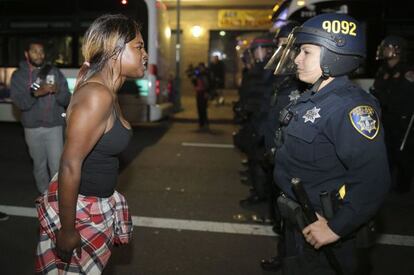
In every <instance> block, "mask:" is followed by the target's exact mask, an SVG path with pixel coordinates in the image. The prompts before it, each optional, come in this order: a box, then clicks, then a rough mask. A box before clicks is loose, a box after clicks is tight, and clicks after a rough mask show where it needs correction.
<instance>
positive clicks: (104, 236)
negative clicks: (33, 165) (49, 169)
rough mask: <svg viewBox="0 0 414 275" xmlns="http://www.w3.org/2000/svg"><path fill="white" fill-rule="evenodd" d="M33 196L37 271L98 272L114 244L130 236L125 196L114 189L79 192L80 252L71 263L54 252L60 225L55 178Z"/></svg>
mask: <svg viewBox="0 0 414 275" xmlns="http://www.w3.org/2000/svg"><path fill="white" fill-rule="evenodd" d="M56 179H57V177H55V178H54V179H53V180H52V182H51V183H50V185H49V190H48V192H46V193H45V194H44V195H42V196H41V197H39V198H38V199H37V200H36V208H37V213H38V218H39V222H40V240H39V243H38V246H37V250H36V261H35V273H36V274H101V273H102V271H103V269H104V268H105V265H106V264H107V263H108V260H109V256H110V255H111V248H112V247H113V244H114V243H115V244H127V243H128V242H129V241H130V240H131V237H132V228H133V227H132V220H131V215H130V214H129V211H128V205H127V203H126V200H125V198H124V197H123V196H122V195H121V194H120V193H118V192H117V191H115V192H114V194H113V195H112V196H111V197H109V198H98V197H85V196H82V195H79V196H78V202H77V205H76V221H75V226H76V229H77V230H78V231H79V234H80V235H81V241H82V244H81V250H80V253H76V252H74V254H73V256H72V259H71V262H70V264H66V263H64V262H62V261H61V260H60V259H59V258H58V257H57V254H56V251H55V243H56V235H55V234H56V233H57V231H58V230H59V229H60V227H61V225H60V221H59V215H58V214H59V209H58V182H57V180H56Z"/></svg>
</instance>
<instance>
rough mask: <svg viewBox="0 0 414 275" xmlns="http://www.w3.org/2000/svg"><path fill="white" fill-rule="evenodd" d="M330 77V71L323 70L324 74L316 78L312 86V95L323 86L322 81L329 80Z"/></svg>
mask: <svg viewBox="0 0 414 275" xmlns="http://www.w3.org/2000/svg"><path fill="white" fill-rule="evenodd" d="M328 77H329V72H328V71H322V75H321V76H320V77H319V79H318V80H316V82H315V83H313V85H312V87H311V88H310V91H311V93H312V95H314V94H315V93H316V92H317V91H318V90H319V87H320V86H321V84H322V82H323V81H324V80H327V79H328Z"/></svg>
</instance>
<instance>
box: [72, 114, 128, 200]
mask: <svg viewBox="0 0 414 275" xmlns="http://www.w3.org/2000/svg"><path fill="white" fill-rule="evenodd" d="M131 136H132V131H131V130H130V129H127V128H125V127H124V126H123V125H122V123H121V121H120V120H119V118H116V119H115V121H114V125H113V126H112V128H111V129H110V130H109V131H108V132H106V133H105V134H104V135H103V136H102V137H101V138H100V139H99V140H98V142H97V143H96V145H95V147H94V148H93V149H92V151H91V152H90V153H89V155H88V156H87V157H86V159H85V160H84V162H83V166H82V173H81V183H80V187H79V188H80V189H79V193H80V194H82V195H84V196H95V197H104V198H106V197H109V196H111V195H112V194H113V193H114V190H115V186H116V183H117V178H118V168H119V160H118V154H119V153H121V152H122V151H123V150H124V149H125V148H126V146H127V145H128V142H129V140H130V138H131Z"/></svg>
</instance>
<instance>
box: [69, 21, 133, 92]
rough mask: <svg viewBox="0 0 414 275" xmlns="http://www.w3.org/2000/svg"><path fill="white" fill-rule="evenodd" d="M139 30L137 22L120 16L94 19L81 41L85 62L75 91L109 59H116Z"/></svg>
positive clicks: (100, 69)
mask: <svg viewBox="0 0 414 275" xmlns="http://www.w3.org/2000/svg"><path fill="white" fill-rule="evenodd" d="M140 30H141V27H140V25H139V24H138V23H137V22H135V21H134V20H132V19H130V18H128V17H126V16H125V15H122V14H105V15H102V16H100V17H98V18H97V19H95V21H94V22H93V23H92V24H91V25H90V26H89V28H88V30H87V31H86V33H85V36H84V39H83V46H82V55H83V57H84V59H85V62H84V63H83V64H82V66H81V68H80V70H79V74H78V77H77V81H76V83H77V84H76V87H75V91H76V89H77V88H78V87H80V86H81V85H82V84H83V83H85V82H86V81H88V79H90V78H91V77H92V76H93V75H95V74H96V73H98V72H100V71H102V69H103V68H104V67H105V65H106V64H107V62H108V61H109V60H110V58H114V57H118V56H119V55H120V54H121V53H122V52H123V50H124V49H125V45H126V44H127V43H128V42H130V41H131V40H133V39H134V38H135V36H136V34H137V33H139V32H140ZM112 73H113V71H112ZM109 88H110V89H113V87H109Z"/></svg>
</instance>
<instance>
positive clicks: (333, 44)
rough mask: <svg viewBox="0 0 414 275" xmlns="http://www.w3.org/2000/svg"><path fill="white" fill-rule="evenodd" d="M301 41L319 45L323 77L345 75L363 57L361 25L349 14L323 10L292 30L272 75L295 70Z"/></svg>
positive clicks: (364, 51)
mask: <svg viewBox="0 0 414 275" xmlns="http://www.w3.org/2000/svg"><path fill="white" fill-rule="evenodd" d="M303 44H313V45H317V46H320V48H321V53H320V67H321V70H322V75H321V78H322V79H326V78H328V77H336V76H341V75H346V74H348V73H350V72H352V71H354V70H355V69H357V68H358V67H359V66H360V64H361V63H362V61H363V60H364V59H365V57H366V48H365V32H364V30H363V28H362V26H361V25H360V24H359V23H358V22H357V21H356V20H355V19H354V18H352V17H351V16H349V15H346V14H338V13H324V14H320V15H318V16H315V17H312V18H310V19H309V20H307V21H306V22H305V23H303V25H302V26H300V27H296V28H295V29H294V30H293V31H292V32H291V34H290V35H289V39H288V42H287V45H286V48H285V49H284V51H283V53H282V57H281V59H280V61H279V63H278V64H277V66H276V69H275V74H291V73H296V65H295V62H294V61H295V58H296V57H297V56H298V55H299V53H300V46H301V45H303Z"/></svg>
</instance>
